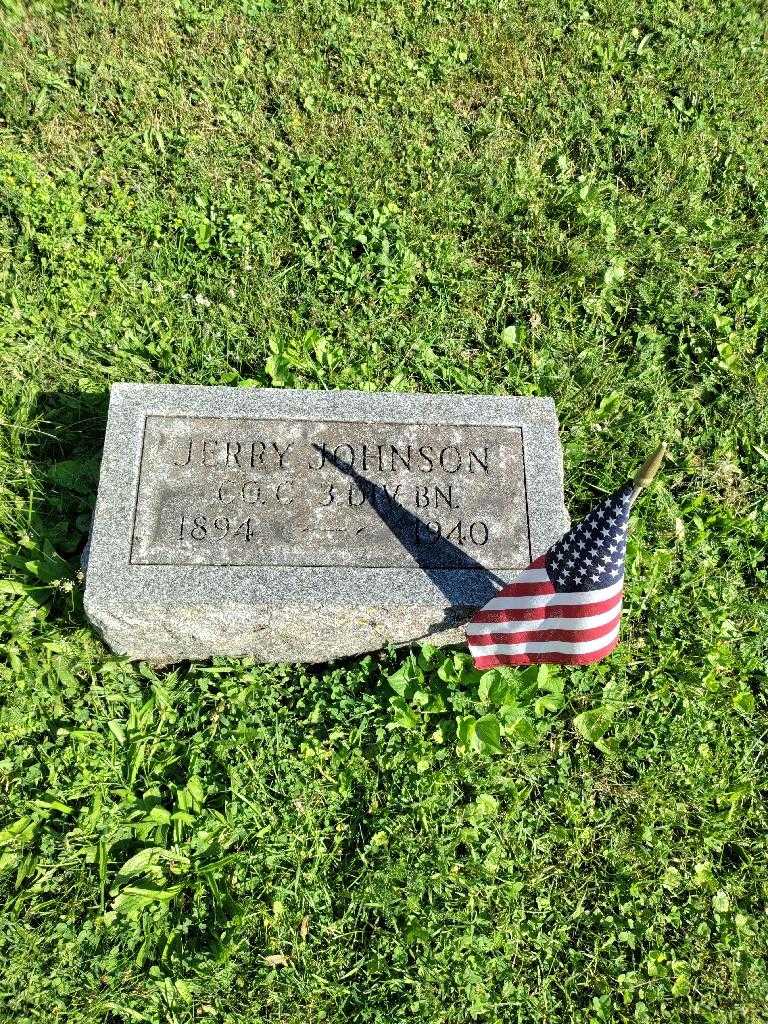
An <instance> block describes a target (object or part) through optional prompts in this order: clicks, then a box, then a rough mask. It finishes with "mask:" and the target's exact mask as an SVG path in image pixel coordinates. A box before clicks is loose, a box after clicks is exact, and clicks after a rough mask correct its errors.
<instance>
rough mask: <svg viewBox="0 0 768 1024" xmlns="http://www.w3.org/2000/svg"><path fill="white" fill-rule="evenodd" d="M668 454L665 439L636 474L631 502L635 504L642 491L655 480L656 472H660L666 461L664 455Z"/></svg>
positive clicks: (630, 497)
mask: <svg viewBox="0 0 768 1024" xmlns="http://www.w3.org/2000/svg"><path fill="white" fill-rule="evenodd" d="M666 454H667V442H666V441H663V442H662V443H661V444H660V445H659V447H658V448H657V449H656V451H655V452H654V453H653V455H651V457H650V458H649V459H646V460H645V462H644V463H643V464H642V466H641V467H640V469H638V471H637V473H636V474H635V479H634V480H633V481H632V482H633V484H634V488H633V490H632V493H631V494H630V496H629V499H630V503H631V504H634V502H635V499H636V498H637V496H638V494H639V493H640V491H642V490H643V488H644V487H647V486H648V484H649V483H650V482H651V480H653V478H654V477H655V476H656V474H657V473H658V472H659V468H660V466H661V464H662V462H663V461H664V456H665V455H666Z"/></svg>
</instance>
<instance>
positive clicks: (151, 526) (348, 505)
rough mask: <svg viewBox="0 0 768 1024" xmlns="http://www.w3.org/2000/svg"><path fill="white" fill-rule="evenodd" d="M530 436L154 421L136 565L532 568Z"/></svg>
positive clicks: (416, 426) (452, 429) (320, 424)
mask: <svg viewBox="0 0 768 1024" xmlns="http://www.w3.org/2000/svg"><path fill="white" fill-rule="evenodd" d="M530 559H531V547H530V539H529V522H528V508H527V500H526V478H525V459H524V452H523V432H522V430H521V429H520V428H519V427H515V426H503V425H458V424H445V423H382V422H348V421H337V420H336V421H318V420H299V419H251V418H219V417H202V416H156V415H148V416H147V417H146V419H145V423H144V437H143V445H142V455H141V468H140V477H139V486H138V493H137V498H136V508H135V515H134V524H133V536H132V544H131V564H133V565H179V566H181V565H209V566H217V565H220V566H227V565H232V566H236V565H254V566H303V567H323V566H350V567H369V568H397V567H407V566H413V565H418V566H421V567H422V568H425V569H430V568H432V569H494V568H498V569H501V568H516V567H523V566H525V565H527V564H528V563H529V561H530Z"/></svg>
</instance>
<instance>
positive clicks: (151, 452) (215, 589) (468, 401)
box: [85, 384, 568, 663]
mask: <svg viewBox="0 0 768 1024" xmlns="http://www.w3.org/2000/svg"><path fill="white" fill-rule="evenodd" d="M567 526H568V518H567V514H566V511H565V507H564V503H563V473H562V452H561V448H560V442H559V439H558V433H557V417H556V414H555V408H554V404H553V402H552V401H551V399H544V398H502V397H496V396H466V395H451V394H443V395H420V394H373V393H368V392H355V391H331V392H322V391H292V390H256V389H237V388H207V387H190V386H177V385H162V384H158V385H154V384H153V385H140V384H116V385H114V386H113V388H112V393H111V398H110V406H109V420H108V424H107V432H106V438H105V444H104V455H103V459H102V465H101V477H100V480H99V492H98V499H97V502H96V511H95V515H94V523H93V529H92V533H91V540H90V546H89V553H88V561H87V576H86V590H85V607H86V611H87V613H88V616H89V618H90V620H91V622H92V623H93V625H94V626H95V627H96V629H97V630H98V631H99V633H100V634H101V635H102V636H103V637H104V639H105V640H106V642H107V643H108V644H109V645H110V647H112V649H113V650H115V651H117V652H119V653H122V654H127V655H129V656H130V657H132V658H143V659H147V660H150V661H154V662H159V663H169V662H174V661H179V660H182V659H186V658H206V657H210V656H212V655H232V656H241V655H253V656H255V657H256V658H257V659H259V660H261V661H292V662H300V661H303V662H317V661H326V660H329V659H332V658H337V657H343V656H347V655H352V654H359V653H362V652H364V651H370V650H375V649H376V648H379V647H382V646H385V645H387V644H389V643H395V644H401V643H408V642H413V641H426V640H428V641H429V642H430V643H438V644H440V643H453V642H460V641H461V640H462V639H463V631H462V630H461V629H460V626H461V624H462V623H464V622H465V621H466V620H467V619H468V618H469V616H470V615H471V614H472V611H473V610H474V609H476V608H477V607H479V606H480V605H482V604H484V603H485V602H486V601H487V600H489V598H491V597H492V596H493V594H494V593H495V592H496V591H497V590H498V588H499V587H500V586H502V585H503V583H504V582H506V581H507V580H509V579H510V578H511V577H512V576H514V574H515V572H517V571H518V570H519V569H521V568H524V567H525V566H527V565H528V564H529V563H530V562H531V561H532V560H533V559H534V558H536V557H537V556H538V555H539V554H541V553H542V552H543V551H544V550H546V548H547V547H549V545H550V544H552V543H553V542H554V541H555V540H556V539H557V538H558V537H559V536H560V535H561V534H562V533H563V531H564V530H565V529H566V528H567Z"/></svg>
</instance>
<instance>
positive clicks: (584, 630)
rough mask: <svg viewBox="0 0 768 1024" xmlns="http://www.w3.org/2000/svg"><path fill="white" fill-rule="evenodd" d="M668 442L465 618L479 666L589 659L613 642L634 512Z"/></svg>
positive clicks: (599, 655)
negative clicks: (632, 510)
mask: <svg viewBox="0 0 768 1024" xmlns="http://www.w3.org/2000/svg"><path fill="white" fill-rule="evenodd" d="M665 447H666V446H665V445H662V446H661V448H659V450H658V451H657V452H656V453H655V454H654V455H653V456H652V457H651V458H650V459H648V461H647V462H646V463H645V465H644V466H643V467H642V469H641V470H640V472H639V473H638V474H637V476H636V477H635V479H634V481H632V482H630V483H627V484H625V485H624V486H623V487H622V488H621V489H620V490H618V491H617V492H616V493H615V494H612V495H611V496H610V497H609V498H605V499H604V500H603V501H601V502H600V504H599V505H597V506H596V507H595V508H593V509H592V511H591V512H590V513H589V515H588V516H587V517H586V519H583V520H582V521H581V522H580V523H578V524H577V525H576V526H574V527H572V528H571V529H570V530H569V531H568V532H567V533H566V534H565V535H564V536H563V537H561V538H560V540H559V541H557V543H556V544H554V545H553V546H552V547H551V548H550V549H549V551H547V552H546V553H545V554H543V555H541V556H540V557H539V558H537V559H536V561H535V562H532V563H531V565H529V566H528V568H527V569H524V570H523V571H522V572H521V573H520V574H519V575H518V576H517V577H515V579H514V580H513V581H512V582H511V583H509V584H507V586H505V587H504V588H503V589H502V590H500V591H499V593H498V594H497V595H496V597H494V598H493V599H492V600H491V601H489V602H488V604H486V605H485V607H484V608H481V609H480V611H479V612H477V614H476V615H475V617H474V618H473V619H472V620H471V621H470V622H469V624H468V625H467V639H468V642H469V649H470V651H471V653H472V657H473V658H474V660H475V665H476V666H477V668H479V669H487V668H496V667H498V666H499V665H534V664H539V663H541V662H555V663H558V664H562V665H588V664H589V663H590V662H593V661H598V660H599V659H600V658H604V657H605V656H606V655H607V654H610V652H611V651H612V650H613V649H614V647H616V645H617V644H618V642H619V623H620V620H621V603H622V598H623V594H624V557H625V555H626V551H627V527H628V524H629V512H630V509H631V507H632V503H633V502H634V500H635V498H636V497H637V495H638V493H639V492H640V489H641V488H642V487H645V486H647V485H648V483H650V481H651V480H652V479H653V477H654V476H655V474H656V471H657V470H658V468H659V465H660V464H661V460H662V459H663V457H664V451H665Z"/></svg>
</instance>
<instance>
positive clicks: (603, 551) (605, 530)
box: [546, 483, 633, 593]
mask: <svg viewBox="0 0 768 1024" xmlns="http://www.w3.org/2000/svg"><path fill="white" fill-rule="evenodd" d="M632 490H633V485H632V484H631V483H627V484H626V485H625V486H624V487H622V488H621V490H619V491H616V492H615V493H614V494H612V495H611V496H610V497H609V498H605V499H604V500H603V501H602V502H600V504H599V505H596V506H595V507H594V508H593V509H592V510H591V511H590V513H589V514H588V515H587V516H586V518H584V519H582V520H581V522H580V523H577V525H576V526H574V527H572V528H571V529H570V530H569V531H568V532H567V533H566V534H564V535H563V537H561V539H560V540H559V541H557V543H556V544H553V545H552V547H551V548H550V549H549V551H548V552H547V555H546V567H547V572H548V573H549V577H550V579H551V580H552V583H553V584H554V586H555V590H556V592H557V593H563V592H574V593H586V592H587V591H590V590H601V589H602V588H604V587H609V586H611V584H613V583H617V582H619V581H620V580H621V579H622V578H623V576H624V558H625V555H626V551H627V527H628V524H629V511H630V507H631V495H632Z"/></svg>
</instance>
